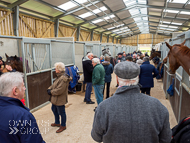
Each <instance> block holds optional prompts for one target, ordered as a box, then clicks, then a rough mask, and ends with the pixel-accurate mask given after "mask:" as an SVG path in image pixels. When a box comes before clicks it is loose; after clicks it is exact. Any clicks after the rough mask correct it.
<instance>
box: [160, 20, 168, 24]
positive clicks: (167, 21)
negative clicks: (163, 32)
mask: <svg viewBox="0 0 190 143" xmlns="http://www.w3.org/2000/svg"><path fill="white" fill-rule="evenodd" d="M160 23H162V22H161V21H160ZM163 23H168V24H169V23H170V22H168V21H163Z"/></svg>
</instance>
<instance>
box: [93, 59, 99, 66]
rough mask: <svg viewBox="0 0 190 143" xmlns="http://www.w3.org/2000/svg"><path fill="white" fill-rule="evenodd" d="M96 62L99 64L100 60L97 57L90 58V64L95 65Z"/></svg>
mask: <svg viewBox="0 0 190 143" xmlns="http://www.w3.org/2000/svg"><path fill="white" fill-rule="evenodd" d="M97 64H100V60H99V59H98V58H94V59H92V65H93V67H95V66H96V65H97Z"/></svg>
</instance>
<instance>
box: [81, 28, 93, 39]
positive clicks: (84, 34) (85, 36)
mask: <svg viewBox="0 0 190 143" xmlns="http://www.w3.org/2000/svg"><path fill="white" fill-rule="evenodd" d="M90 34H91V32H90V31H85V30H82V29H81V30H80V38H79V39H80V40H79V41H90Z"/></svg>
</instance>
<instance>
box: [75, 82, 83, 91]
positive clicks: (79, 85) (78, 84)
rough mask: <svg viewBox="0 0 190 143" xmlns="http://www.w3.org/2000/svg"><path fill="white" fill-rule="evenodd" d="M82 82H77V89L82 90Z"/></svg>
mask: <svg viewBox="0 0 190 143" xmlns="http://www.w3.org/2000/svg"><path fill="white" fill-rule="evenodd" d="M81 87H82V83H77V85H76V91H81Z"/></svg>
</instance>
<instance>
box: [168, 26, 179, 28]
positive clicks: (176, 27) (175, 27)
mask: <svg viewBox="0 0 190 143" xmlns="http://www.w3.org/2000/svg"><path fill="white" fill-rule="evenodd" d="M169 28H178V27H177V26H169Z"/></svg>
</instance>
